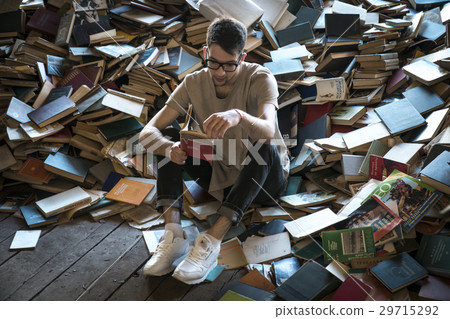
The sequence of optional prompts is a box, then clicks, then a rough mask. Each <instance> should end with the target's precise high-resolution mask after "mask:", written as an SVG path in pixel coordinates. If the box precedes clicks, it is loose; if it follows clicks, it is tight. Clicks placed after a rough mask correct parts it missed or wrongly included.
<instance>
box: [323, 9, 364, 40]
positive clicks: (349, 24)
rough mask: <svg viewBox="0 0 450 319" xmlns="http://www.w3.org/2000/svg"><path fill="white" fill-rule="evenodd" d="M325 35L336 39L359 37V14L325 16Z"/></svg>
mask: <svg viewBox="0 0 450 319" xmlns="http://www.w3.org/2000/svg"><path fill="white" fill-rule="evenodd" d="M325 33H326V35H327V36H338V37H340V36H343V37H348V36H359V35H361V22H360V20H359V14H336V13H333V14H325Z"/></svg>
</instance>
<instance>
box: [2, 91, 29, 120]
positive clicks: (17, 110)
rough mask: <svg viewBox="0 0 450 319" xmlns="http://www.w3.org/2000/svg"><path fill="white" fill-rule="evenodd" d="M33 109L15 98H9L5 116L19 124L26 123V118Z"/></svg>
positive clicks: (27, 118)
mask: <svg viewBox="0 0 450 319" xmlns="http://www.w3.org/2000/svg"><path fill="white" fill-rule="evenodd" d="M33 111H34V109H33V108H32V107H31V106H29V105H28V104H26V103H23V102H22V101H21V100H19V99H16V98H15V97H12V98H11V101H10V102H9V106H8V110H7V111H6V115H8V116H9V117H10V118H12V119H14V120H16V121H17V122H19V123H27V122H29V121H30V118H29V117H28V113H30V112H33Z"/></svg>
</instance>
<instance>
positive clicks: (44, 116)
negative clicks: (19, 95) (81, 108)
mask: <svg viewBox="0 0 450 319" xmlns="http://www.w3.org/2000/svg"><path fill="white" fill-rule="evenodd" d="M76 111H77V108H76V106H75V103H73V102H72V101H71V100H70V99H69V98H68V97H67V96H61V97H60V98H58V99H56V100H54V101H52V102H49V103H47V104H45V105H42V106H41V107H40V108H38V109H37V110H34V111H32V112H30V113H28V117H29V118H30V119H31V120H32V121H33V122H34V123H35V124H36V125H37V126H39V127H41V128H42V127H44V126H47V125H49V124H52V123H53V122H56V121H58V120H59V119H62V118H63V117H65V116H67V115H69V114H71V113H74V112H76Z"/></svg>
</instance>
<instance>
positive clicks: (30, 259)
mask: <svg viewBox="0 0 450 319" xmlns="http://www.w3.org/2000/svg"><path fill="white" fill-rule="evenodd" d="M121 223H122V219H121V218H120V217H115V218H114V217H113V218H111V219H109V220H108V221H107V222H106V223H95V222H92V221H91V220H90V219H89V218H88V217H87V216H86V217H81V218H77V219H76V220H74V221H73V222H71V223H67V224H63V225H58V226H57V227H55V228H54V229H53V230H52V231H50V232H49V233H47V234H45V235H44V236H43V237H42V238H41V239H40V240H39V242H38V245H37V247H36V249H35V250H34V251H21V252H20V253H19V254H17V256H14V258H12V259H10V260H8V262H7V263H5V264H3V265H2V266H1V267H0V300H3V299H5V298H7V300H31V299H32V298H33V297H34V296H35V295H36V294H38V293H39V292H40V291H41V290H42V289H44V288H45V287H46V286H47V285H49V284H51V282H52V281H53V280H55V279H56V278H58V277H59V276H60V275H61V274H62V273H63V272H65V271H66V270H67V268H68V267H70V266H71V265H73V264H74V263H75V262H76V261H77V260H78V259H79V258H81V257H82V256H83V255H85V254H86V253H87V252H89V251H90V250H91V249H92V248H93V247H94V246H95V245H97V244H98V242H99V241H101V240H102V239H103V238H105V237H106V236H107V235H108V234H109V233H110V232H111V231H113V230H114V229H115V228H117V227H118V226H119V225H120V224H121ZM5 280H7V281H8V287H7V289H6V287H1V285H2V282H5ZM2 288H5V289H2ZM57 296H58V293H55V295H54V297H53V298H54V299H57Z"/></svg>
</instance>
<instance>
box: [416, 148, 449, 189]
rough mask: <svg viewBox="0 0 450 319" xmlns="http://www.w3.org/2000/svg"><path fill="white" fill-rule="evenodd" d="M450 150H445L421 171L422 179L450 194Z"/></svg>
mask: <svg viewBox="0 0 450 319" xmlns="http://www.w3.org/2000/svg"><path fill="white" fill-rule="evenodd" d="M449 163H450V152H449V151H443V152H442V153H441V154H439V155H438V156H437V157H436V158H435V159H434V160H432V161H431V162H430V163H429V164H428V165H427V166H425V167H424V168H423V169H422V170H421V171H420V180H421V181H423V182H424V183H426V184H428V185H430V186H432V187H434V188H435V189H437V190H439V191H441V192H443V193H445V194H447V195H449V194H450V164H449Z"/></svg>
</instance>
